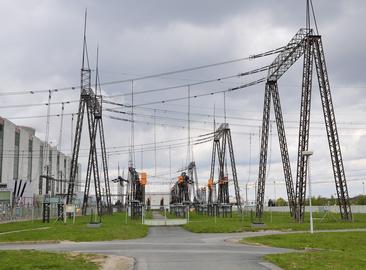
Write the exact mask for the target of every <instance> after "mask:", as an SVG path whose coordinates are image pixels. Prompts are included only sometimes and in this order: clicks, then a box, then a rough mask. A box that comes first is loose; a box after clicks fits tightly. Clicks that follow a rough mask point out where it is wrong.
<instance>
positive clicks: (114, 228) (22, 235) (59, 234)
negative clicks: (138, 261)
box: [0, 213, 148, 242]
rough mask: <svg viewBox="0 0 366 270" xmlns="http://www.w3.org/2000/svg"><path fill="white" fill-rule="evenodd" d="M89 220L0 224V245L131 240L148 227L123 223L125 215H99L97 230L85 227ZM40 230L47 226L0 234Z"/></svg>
mask: <svg viewBox="0 0 366 270" xmlns="http://www.w3.org/2000/svg"><path fill="white" fill-rule="evenodd" d="M89 221H90V217H88V216H85V217H77V218H76V223H75V224H72V221H71V220H69V221H68V224H63V223H61V222H55V221H54V220H51V221H50V223H42V222H41V221H38V220H37V221H34V222H31V221H25V222H13V223H6V224H0V242H11V241H41V240H69V241H104V240H115V239H120V240H124V239H134V238H141V237H144V236H146V235H147V232H148V227H147V226H146V225H142V224H141V220H131V219H128V222H127V224H125V214H124V213H115V214H113V216H103V219H102V226H101V227H100V228H88V227H87V223H89ZM40 227H50V228H49V229H45V230H36V231H24V232H16V233H10V234H1V233H2V232H10V231H16V230H26V229H33V228H40Z"/></svg>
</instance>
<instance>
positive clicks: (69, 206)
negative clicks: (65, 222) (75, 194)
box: [65, 204, 75, 213]
mask: <svg viewBox="0 0 366 270" xmlns="http://www.w3.org/2000/svg"><path fill="white" fill-rule="evenodd" d="M74 212H75V205H73V204H67V205H66V209H65V213H74Z"/></svg>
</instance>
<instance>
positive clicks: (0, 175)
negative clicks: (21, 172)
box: [0, 124, 4, 183]
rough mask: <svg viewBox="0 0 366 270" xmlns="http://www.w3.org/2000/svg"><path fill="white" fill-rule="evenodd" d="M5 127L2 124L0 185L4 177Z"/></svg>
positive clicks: (0, 135)
mask: <svg viewBox="0 0 366 270" xmlns="http://www.w3.org/2000/svg"><path fill="white" fill-rule="evenodd" d="M3 148H4V125H3V124H0V183H1V181H2V175H3Z"/></svg>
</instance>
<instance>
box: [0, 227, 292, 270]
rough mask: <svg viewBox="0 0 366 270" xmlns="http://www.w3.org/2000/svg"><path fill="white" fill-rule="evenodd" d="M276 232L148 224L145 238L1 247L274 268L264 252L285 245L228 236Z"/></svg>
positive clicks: (139, 261) (176, 265) (149, 265)
mask: <svg viewBox="0 0 366 270" xmlns="http://www.w3.org/2000/svg"><path fill="white" fill-rule="evenodd" d="M274 233H276V232H248V233H235V234H195V233H191V232H188V231H186V230H184V229H182V228H180V227H151V228H150V230H149V234H148V236H147V237H146V238H143V239H137V240H125V241H121V240H118V241H117V240H115V241H106V242H89V243H88V242H82V243H74V242H64V243H60V244H37V245H36V244H0V249H3V250H4V249H37V250H47V251H77V252H87V253H100V254H111V255H122V256H131V257H134V258H135V260H136V265H135V269H137V270H146V269H149V270H158V269H159V270H168V269H169V270H172V269H177V270H180V269H182V270H183V269H184V270H187V269H188V270H205V269H210V270H215V269H219V270H223V269H227V270H237V269H238V270H239V269H240V270H244V269H248V270H249V269H250V270H251V269H253V270H255V269H261V270H264V269H276V268H269V266H268V265H266V264H265V263H264V262H263V259H262V256H263V255H265V254H273V253H283V252H289V250H286V249H279V248H269V247H258V246H249V245H242V244H239V243H237V242H235V241H232V240H231V239H241V238H243V237H249V236H257V235H268V234H274Z"/></svg>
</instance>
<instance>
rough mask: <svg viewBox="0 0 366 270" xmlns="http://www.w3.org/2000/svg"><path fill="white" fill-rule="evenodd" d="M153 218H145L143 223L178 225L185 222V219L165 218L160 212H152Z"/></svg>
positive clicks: (150, 224)
mask: <svg viewBox="0 0 366 270" xmlns="http://www.w3.org/2000/svg"><path fill="white" fill-rule="evenodd" d="M152 217H153V219H145V220H144V224H146V225H149V226H179V225H184V224H186V223H187V219H183V218H179V219H178V218H177V219H166V218H165V217H164V216H163V215H161V214H160V212H157V211H153V212H152Z"/></svg>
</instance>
